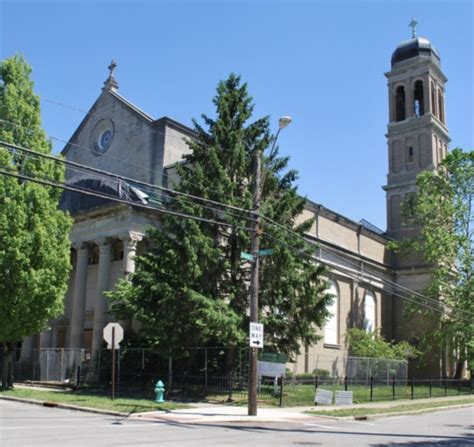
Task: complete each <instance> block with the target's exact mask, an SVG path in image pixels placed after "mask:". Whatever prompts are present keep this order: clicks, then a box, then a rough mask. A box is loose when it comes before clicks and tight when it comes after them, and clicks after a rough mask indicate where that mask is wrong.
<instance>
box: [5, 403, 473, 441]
mask: <svg viewBox="0 0 474 447" xmlns="http://www.w3.org/2000/svg"><path fill="white" fill-rule="evenodd" d="M473 424H474V408H473V407H470V408H462V409H456V410H445V411H439V412H436V413H427V414H420V415H416V416H413V415H411V416H394V417H389V418H382V419H379V420H370V421H335V420H330V419H323V418H314V420H312V421H310V422H292V423H278V424H277V423H258V424H256V423H232V424H231V423H219V424H217V423H216V424H208V423H207V424H195V423H194V424H190V423H183V422H174V421H172V420H167V421H166V422H149V421H140V420H137V419H134V420H133V419H122V418H117V417H111V416H101V415H96V414H92V413H83V412H77V411H70V410H61V409H57V408H45V407H40V406H37V405H30V404H23V403H19V402H8V401H4V400H0V446H1V447H11V446H15V447H16V446H21V447H28V446H35V447H36V446H38V447H42V446H48V447H56V446H61V447H65V446H81V447H82V446H84V447H98V446H101V447H103V446H134V447H135V446H136V447H139V446H154V445H156V446H199V447H205V446H236V445H239V446H245V445H249V446H253V447H264V446H271V447H278V446H292V447H298V446H310V447H311V446H335V447H336V446H337V447H343V446H351V447H358V446H371V447H382V446H399V445H400V446H417V447H421V446H474V425H473Z"/></svg>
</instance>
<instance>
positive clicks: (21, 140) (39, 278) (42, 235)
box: [0, 56, 71, 343]
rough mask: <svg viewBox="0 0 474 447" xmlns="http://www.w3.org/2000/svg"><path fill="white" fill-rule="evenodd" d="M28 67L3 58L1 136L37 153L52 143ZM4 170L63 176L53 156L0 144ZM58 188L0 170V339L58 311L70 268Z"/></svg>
mask: <svg viewBox="0 0 474 447" xmlns="http://www.w3.org/2000/svg"><path fill="white" fill-rule="evenodd" d="M30 74H31V68H30V67H29V66H28V64H27V63H26V61H25V60H24V59H23V58H22V57H21V56H14V57H12V58H9V59H5V60H4V61H2V62H1V64H0V119H2V120H5V121H8V122H12V123H14V124H15V125H9V124H6V123H0V140H2V141H6V142H9V143H14V144H18V145H22V146H26V147H30V148H33V149H34V150H36V151H38V152H42V153H50V152H51V144H50V142H49V141H48V140H47V138H46V136H45V133H44V131H43V130H42V128H41V122H40V108H39V98H38V96H36V95H35V94H34V93H33V82H32V81H31V80H30ZM0 166H1V169H2V170H5V171H9V172H16V173H19V172H21V173H24V174H26V175H29V176H35V175H38V176H43V177H48V178H50V179H53V180H59V181H60V180H62V179H63V175H64V174H63V170H62V169H61V168H60V167H59V165H58V164H56V163H53V162H51V161H45V160H40V159H38V158H30V157H28V158H26V157H25V156H23V155H21V154H19V153H16V154H14V155H12V153H11V152H9V151H8V150H7V149H5V148H4V147H0ZM59 196H60V192H59V191H58V190H55V189H52V188H47V187H44V186H40V185H38V184H34V183H30V182H23V181H20V180H18V179H16V178H12V177H7V176H5V175H1V176H0V342H8V343H11V342H16V341H20V340H21V339H22V338H23V337H25V336H28V335H33V334H35V333H38V332H40V331H42V330H43V329H45V327H46V326H47V322H48V320H50V319H52V318H55V317H57V316H58V315H60V314H61V312H62V308H63V298H64V294H65V292H66V287H67V279H68V276H69V270H70V261H69V258H70V248H69V240H68V234H69V229H70V227H71V220H70V218H69V217H68V216H67V215H66V214H65V213H63V212H62V211H60V210H59V209H58V201H59Z"/></svg>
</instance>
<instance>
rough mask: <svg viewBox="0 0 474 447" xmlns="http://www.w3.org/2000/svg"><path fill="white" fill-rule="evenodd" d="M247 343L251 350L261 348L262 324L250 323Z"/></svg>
mask: <svg viewBox="0 0 474 447" xmlns="http://www.w3.org/2000/svg"><path fill="white" fill-rule="evenodd" d="M249 333H250V336H249V342H250V347H251V348H263V324H262V323H250V331H249Z"/></svg>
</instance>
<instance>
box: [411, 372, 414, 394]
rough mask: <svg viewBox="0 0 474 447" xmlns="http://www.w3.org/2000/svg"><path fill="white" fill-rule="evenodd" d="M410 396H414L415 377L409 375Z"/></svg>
mask: <svg viewBox="0 0 474 447" xmlns="http://www.w3.org/2000/svg"><path fill="white" fill-rule="evenodd" d="M411 398H412V399H414V398H415V378H414V377H413V376H412V377H411Z"/></svg>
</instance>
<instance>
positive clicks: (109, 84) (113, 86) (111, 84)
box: [103, 59, 118, 91]
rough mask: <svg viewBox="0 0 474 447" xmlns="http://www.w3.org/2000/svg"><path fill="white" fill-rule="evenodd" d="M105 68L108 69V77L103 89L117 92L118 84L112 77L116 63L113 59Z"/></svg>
mask: <svg viewBox="0 0 474 447" xmlns="http://www.w3.org/2000/svg"><path fill="white" fill-rule="evenodd" d="M107 68H108V69H109V77H108V78H107V79H106V80H105V82H104V87H103V89H106V90H113V91H117V90H118V82H117V81H116V79H115V77H114V71H115V69H116V68H117V62H115V59H112V62H110V65H109V66H108V67H107Z"/></svg>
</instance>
